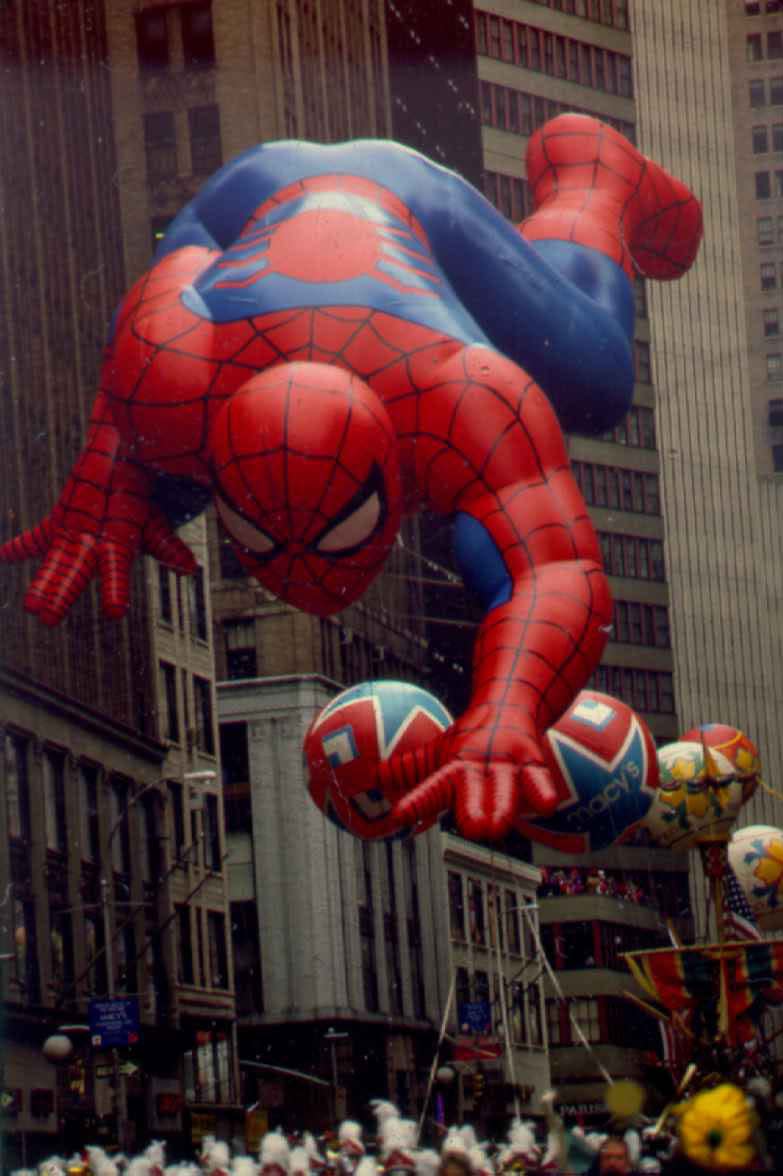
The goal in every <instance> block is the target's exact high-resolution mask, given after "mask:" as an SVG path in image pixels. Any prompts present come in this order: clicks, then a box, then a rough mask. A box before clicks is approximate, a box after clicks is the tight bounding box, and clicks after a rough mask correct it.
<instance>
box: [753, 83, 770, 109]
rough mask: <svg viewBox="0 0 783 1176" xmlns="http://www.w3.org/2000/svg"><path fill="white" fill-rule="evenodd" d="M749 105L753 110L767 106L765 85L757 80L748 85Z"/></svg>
mask: <svg viewBox="0 0 783 1176" xmlns="http://www.w3.org/2000/svg"><path fill="white" fill-rule="evenodd" d="M750 105H751V107H753V108H754V109H758V108H759V107H761V106H766V105H767V92H766V83H765V82H763V81H761V80H758V81H753V82H751V83H750Z"/></svg>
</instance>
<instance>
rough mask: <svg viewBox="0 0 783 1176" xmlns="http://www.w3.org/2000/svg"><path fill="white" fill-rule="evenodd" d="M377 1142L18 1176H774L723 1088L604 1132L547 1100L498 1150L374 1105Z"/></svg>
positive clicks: (737, 1104)
mask: <svg viewBox="0 0 783 1176" xmlns="http://www.w3.org/2000/svg"><path fill="white" fill-rule="evenodd" d="M372 1105H373V1110H374V1114H375V1118H376V1121H377V1130H376V1133H375V1136H374V1138H371V1139H370V1138H368V1139H365V1138H364V1135H363V1131H362V1127H361V1125H360V1124H359V1123H357V1122H354V1121H351V1120H346V1121H345V1122H344V1123H342V1124H341V1125H340V1127H339V1129H338V1130H337V1131H336V1132H335V1133H333V1134H329V1135H326V1136H322V1137H321V1138H320V1139H318V1140H316V1139H315V1137H314V1136H313V1135H311V1134H309V1133H307V1132H305V1133H303V1134H301V1135H298V1136H294V1137H291V1136H286V1135H284V1134H283V1133H282V1132H280V1131H271V1132H268V1133H267V1134H266V1135H265V1136H264V1137H263V1139H262V1141H261V1145H260V1150H259V1153H258V1155H257V1156H249V1155H239V1154H235V1155H233V1156H232V1154H231V1149H230V1148H229V1146H228V1144H227V1143H225V1142H223V1141H221V1140H217V1139H215V1138H214V1137H212V1136H207V1137H206V1138H205V1139H204V1140H203V1141H202V1143H201V1148H200V1153H199V1154H198V1155H197V1156H196V1157H195V1158H194V1159H193V1160H192V1161H189V1162H184V1163H183V1162H180V1163H174V1164H167V1162H166V1155H165V1147H164V1145H163V1144H161V1143H152V1144H150V1145H149V1146H148V1147H147V1148H146V1150H145V1151H144V1152H143V1153H142V1154H141V1155H138V1156H136V1157H134V1158H128V1157H125V1156H119V1155H115V1156H110V1155H108V1154H107V1153H106V1152H105V1151H103V1150H102V1149H101V1148H99V1147H91V1146H88V1147H86V1148H85V1149H84V1152H83V1153H81V1154H80V1155H76V1156H73V1157H72V1158H71V1159H70V1160H65V1159H60V1158H57V1157H53V1158H51V1159H49V1160H46V1161H45V1162H44V1163H42V1164H41V1165H39V1167H38V1168H37V1169H35V1170H32V1169H27V1170H19V1171H17V1172H16V1173H15V1174H14V1176H515V1174H518V1176H523V1174H530V1176H535V1174H542V1176H543V1174H544V1173H547V1174H557V1173H560V1174H561V1176H579V1174H581V1173H589V1174H597V1176H610V1174H614V1176H626V1174H630V1173H645V1174H653V1173H663V1174H665V1176H668V1174H671V1176H677V1174H679V1173H683V1174H684V1173H691V1172H694V1173H695V1172H697V1171H702V1172H703V1171H705V1170H708V1171H719V1172H724V1173H725V1172H737V1171H761V1170H765V1171H769V1170H770V1164H769V1161H768V1159H767V1158H766V1156H765V1146H764V1142H763V1139H761V1138H760V1136H759V1123H760V1118H759V1116H758V1114H757V1111H756V1110H755V1109H754V1098H753V1096H752V1095H751V1094H750V1093H747V1094H746V1093H745V1092H744V1091H742V1090H740V1088H739V1087H736V1086H731V1085H728V1084H723V1085H719V1086H717V1087H713V1088H710V1089H707V1090H705V1091H703V1092H702V1093H701V1094H699V1095H697V1096H696V1097H695V1098H693V1099H690V1100H688V1101H687V1102H686V1103H685V1104H684V1107H678V1108H673V1111H672V1114H671V1116H669V1118H668V1119H659V1120H658V1121H657V1122H656V1123H653V1122H647V1121H645V1120H644V1119H643V1118H641V1117H640V1116H638V1115H635V1116H633V1117H632V1118H631V1119H628V1120H622V1119H619V1120H618V1119H617V1118H615V1119H614V1120H613V1123H612V1126H611V1127H610V1129H609V1130H608V1131H606V1132H601V1133H598V1132H586V1131H584V1130H582V1129H580V1128H579V1127H570V1128H567V1127H566V1126H565V1124H564V1122H563V1120H562V1119H561V1117H560V1116H559V1114H558V1113H557V1112H556V1110H555V1095H554V1093H551V1092H550V1093H549V1094H547V1095H545V1096H544V1099H543V1101H542V1108H541V1109H542V1112H543V1116H542V1118H541V1119H540V1120H539V1121H538V1123H537V1124H536V1123H533V1122H532V1121H530V1122H524V1121H522V1120H520V1119H515V1120H514V1122H513V1123H512V1125H511V1128H510V1130H509V1133H508V1137H507V1138H506V1139H505V1140H504V1141H502V1142H500V1143H488V1142H484V1143H482V1142H480V1141H479V1139H478V1137H477V1135H476V1133H475V1131H474V1129H473V1128H472V1127H470V1126H461V1127H452V1128H449V1129H446V1128H443V1140H442V1144H441V1146H440V1149H439V1150H435V1149H434V1148H422V1147H419V1144H418V1138H419V1130H418V1124H417V1123H415V1122H414V1121H413V1120H411V1119H406V1118H404V1117H403V1116H401V1115H400V1113H399V1111H398V1110H397V1108H396V1107H394V1106H393V1105H392V1104H391V1103H388V1102H384V1101H380V1100H376V1101H375V1102H374V1103H373V1104H372Z"/></svg>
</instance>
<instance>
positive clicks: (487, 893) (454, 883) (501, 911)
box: [448, 870, 536, 958]
mask: <svg viewBox="0 0 783 1176" xmlns="http://www.w3.org/2000/svg"><path fill="white" fill-rule="evenodd" d="M448 888H449V920H450V927H451V937H452V939H455V940H457V941H458V942H460V943H467V942H470V943H472V944H473V946H474V947H495V946H496V939H495V935H496V930H497V933H498V936H499V939H500V949H501V951H503V952H505V951H506V950H508V952H510V954H511V955H522V954H524V955H525V956H527V957H528V958H531V957H532V956H534V955H535V954H536V948H535V938H534V936H533V932H532V930H531V928H530V925H529V923H528V916H523V914H522V912H521V911H520V906H522V905H526V904H527V901H528V900H527V899H526V898H525V897H524V896H521V897H520V896H519V895H518V894H517V892H516V891H515V890H509V889H501V888H500V887H497V886H494V885H493V884H492V883H484V882H483V881H482V880H481V879H480V878H466V877H465V876H464V875H462V874H459V873H457V872H456V871H454V870H450V871H449V876H448ZM466 916H467V918H466ZM506 944H508V948H507V947H506Z"/></svg>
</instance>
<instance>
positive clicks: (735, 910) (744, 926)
mask: <svg viewBox="0 0 783 1176" xmlns="http://www.w3.org/2000/svg"><path fill="white" fill-rule="evenodd" d="M723 926H724V928H725V933H726V936H727V937H728V938H729V939H761V932H760V931H759V929H758V926H757V924H756V920H755V919H754V918H753V912H752V910H751V909H750V904H749V902H748V900H747V898H746V897H745V894H744V892H743V889H742V887H741V886H740V884H739V881H738V880H737V875H736V874H735V873H734V871H733V870H732V868H731V866H729V865H728V864H727V866H726V874H725V877H724V885H723Z"/></svg>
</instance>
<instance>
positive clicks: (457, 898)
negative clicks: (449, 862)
mask: <svg viewBox="0 0 783 1176" xmlns="http://www.w3.org/2000/svg"><path fill="white" fill-rule="evenodd" d="M448 882H449V922H450V926H451V938H452V939H458V940H461V941H462V942H464V940H465V899H464V897H463V891H462V875H461V874H458V873H456V872H455V871H453V870H450V871H449V880H448Z"/></svg>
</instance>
